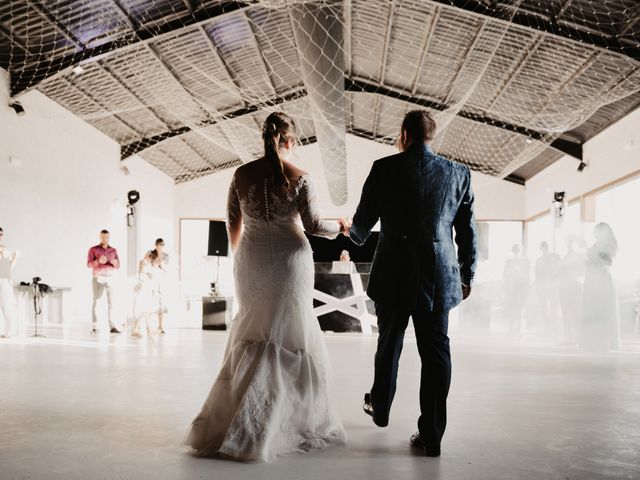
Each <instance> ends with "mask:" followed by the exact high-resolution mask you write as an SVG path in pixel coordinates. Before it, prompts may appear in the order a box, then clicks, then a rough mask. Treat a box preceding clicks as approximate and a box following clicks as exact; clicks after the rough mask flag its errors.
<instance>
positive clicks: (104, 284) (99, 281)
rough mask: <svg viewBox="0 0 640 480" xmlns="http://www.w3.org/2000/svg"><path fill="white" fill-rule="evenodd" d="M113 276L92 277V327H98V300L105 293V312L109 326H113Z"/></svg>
mask: <svg viewBox="0 0 640 480" xmlns="http://www.w3.org/2000/svg"><path fill="white" fill-rule="evenodd" d="M113 284H114V282H113V278H112V277H107V276H100V277H93V282H92V284H91V286H92V290H93V305H92V308H91V312H92V323H93V328H94V329H97V328H98V301H99V300H100V299H101V298H102V297H104V296H105V295H106V297H107V309H108V310H107V314H108V319H109V328H115V324H114V323H113V290H114V288H113Z"/></svg>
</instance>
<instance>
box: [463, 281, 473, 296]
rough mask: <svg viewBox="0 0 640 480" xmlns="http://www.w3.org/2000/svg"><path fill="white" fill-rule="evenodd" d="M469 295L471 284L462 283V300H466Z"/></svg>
mask: <svg viewBox="0 0 640 480" xmlns="http://www.w3.org/2000/svg"><path fill="white" fill-rule="evenodd" d="M469 295H471V285H465V284H464V283H463V284H462V300H466V299H467V298H469Z"/></svg>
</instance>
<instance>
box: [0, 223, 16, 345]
mask: <svg viewBox="0 0 640 480" xmlns="http://www.w3.org/2000/svg"><path fill="white" fill-rule="evenodd" d="M3 237H4V230H2V228H0V261H3V263H5V265H3V266H2V267H3V268H4V269H8V270H9V271H5V272H2V273H0V319H2V318H3V317H4V328H0V338H9V337H10V336H11V332H12V329H13V322H12V320H13V318H14V317H15V315H16V297H15V294H14V292H13V281H12V280H11V269H13V267H14V265H15V264H16V261H17V260H18V252H17V251H14V252H10V251H9V249H8V248H6V247H5V246H4V245H3V244H2V243H1V242H2V238H3ZM2 323H3V322H0V325H2Z"/></svg>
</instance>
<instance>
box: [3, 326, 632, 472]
mask: <svg viewBox="0 0 640 480" xmlns="http://www.w3.org/2000/svg"><path fill="white" fill-rule="evenodd" d="M225 340H226V336H225V335H224V334H222V333H215V332H205V333H202V332H199V331H196V330H193V331H190V330H182V331H173V332H169V333H168V334H167V335H166V336H165V337H163V338H152V339H141V340H138V341H131V339H130V338H126V337H125V336H122V335H121V336H113V337H112V338H109V337H107V336H103V337H99V338H90V337H88V336H87V337H80V338H77V339H75V340H55V339H44V340H37V341H33V340H31V339H27V340H20V339H17V340H9V341H6V340H5V341H2V343H0V479H2V480H5V479H30V480H35V479H47V480H55V479H65V480H68V479H75V478H78V479H136V480H137V479H154V480H159V479H165V478H166V479H242V480H245V479H253V478H255V479H261V480H269V479H278V480H282V479H323V480H326V479H342V478H348V479H349V480H359V479H366V480H376V479H385V480H387V479H393V480H397V479H414V478H415V479H418V478H419V479H440V478H442V479H465V480H469V479H471V480H476V479H491V480H500V479H520V478H522V479H525V478H526V479H563V480H564V479H597V478H612V479H640V355H638V354H637V353H624V354H616V355H609V356H586V355H579V354H577V353H574V352H571V351H569V350H566V351H565V350H561V349H541V348H537V349H532V348H524V347H521V348H513V347H508V348H507V345H506V344H505V345H504V346H500V345H492V346H490V347H489V346H487V344H486V343H483V342H481V341H477V342H475V344H474V342H471V341H462V340H461V341H459V342H457V341H456V338H455V337H454V338H453V339H452V341H453V344H454V353H453V360H454V379H453V385H452V390H451V395H450V403H449V426H448V430H447V434H446V436H445V439H444V442H443V445H442V448H443V455H442V457H440V458H439V459H433V458H426V457H423V456H420V455H418V454H416V453H415V452H413V451H412V450H411V449H410V448H409V446H408V443H407V442H408V437H409V435H410V434H411V433H413V432H414V430H415V420H416V416H417V411H418V402H417V398H418V397H417V389H418V385H417V378H418V369H419V360H418V356H417V353H416V349H415V345H413V344H412V342H411V340H410V339H408V340H407V345H406V348H405V351H404V354H403V358H402V362H401V376H400V379H399V391H398V395H397V397H396V403H395V405H394V409H393V411H392V417H391V425H390V426H389V427H388V428H386V429H378V428H377V427H374V426H373V424H372V423H371V422H370V421H369V418H368V417H366V416H365V415H364V414H363V413H362V411H361V399H362V394H363V392H364V391H365V390H367V388H368V387H369V383H370V379H371V362H372V356H373V352H374V348H375V339H374V338H373V337H370V338H364V337H358V336H338V335H332V336H327V344H328V348H329V351H330V354H331V357H332V359H333V363H334V366H335V367H336V368H335V383H336V385H337V387H338V388H337V392H338V402H339V407H340V410H341V413H342V416H343V419H344V423H345V426H346V429H347V432H348V435H349V439H348V446H347V447H346V448H341V449H333V450H328V451H323V452H318V453H312V454H310V455H306V456H295V457H286V458H282V459H279V460H277V461H275V462H273V463H271V464H239V463H235V462H229V461H220V460H212V459H200V458H195V457H192V456H190V455H188V454H187V453H185V451H184V450H183V449H182V448H181V447H180V443H181V439H182V437H183V435H184V434H185V432H186V429H187V426H188V424H189V422H190V421H191V419H192V418H193V416H194V415H195V414H196V413H197V412H198V409H199V407H200V405H201V403H202V401H203V400H204V398H205V395H206V394H207V392H208V390H209V388H210V386H211V383H212V381H213V379H214V377H215V374H216V371H217V368H218V365H219V363H220V360H221V356H222V351H223V348H224V342H225Z"/></svg>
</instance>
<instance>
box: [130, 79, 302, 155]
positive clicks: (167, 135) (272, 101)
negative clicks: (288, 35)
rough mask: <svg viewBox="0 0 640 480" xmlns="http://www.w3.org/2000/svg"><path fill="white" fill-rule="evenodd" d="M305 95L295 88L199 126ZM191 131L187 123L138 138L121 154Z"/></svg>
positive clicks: (247, 113)
mask: <svg viewBox="0 0 640 480" xmlns="http://www.w3.org/2000/svg"><path fill="white" fill-rule="evenodd" d="M305 96H306V91H305V90H304V89H295V90H293V91H291V92H288V93H286V94H285V95H279V96H275V97H272V98H270V99H269V100H267V101H265V102H264V103H260V104H257V105H248V106H246V107H243V108H239V109H236V110H233V111H228V112H221V117H220V118H213V117H211V118H209V119H208V120H206V121H204V122H202V124H201V125H199V126H200V127H206V126H210V125H217V124H221V123H223V122H224V121H225V120H231V119H234V118H238V117H242V116H244V115H249V114H253V113H255V112H258V111H260V110H262V109H263V108H265V107H272V106H276V105H281V104H283V103H285V102H289V101H293V100H298V99H300V98H304V97H305ZM260 128H262V127H260ZM191 131H194V130H193V129H192V128H191V127H189V126H186V125H185V126H182V127H178V128H175V129H171V130H167V131H166V132H163V133H161V134H158V135H154V136H152V137H146V138H142V139H140V140H136V141H135V142H132V143H129V144H127V145H122V147H121V148H120V156H121V158H122V159H123V160H124V159H125V158H127V157H130V156H131V155H134V154H136V153H139V152H141V151H142V150H145V149H146V148H149V147H152V146H153V145H156V144H158V143H160V142H163V141H164V140H167V139H169V138H172V137H175V136H178V135H184V134H186V133H189V132H191ZM227 140H228V141H229V144H230V145H233V142H231V140H230V139H229V138H227Z"/></svg>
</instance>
